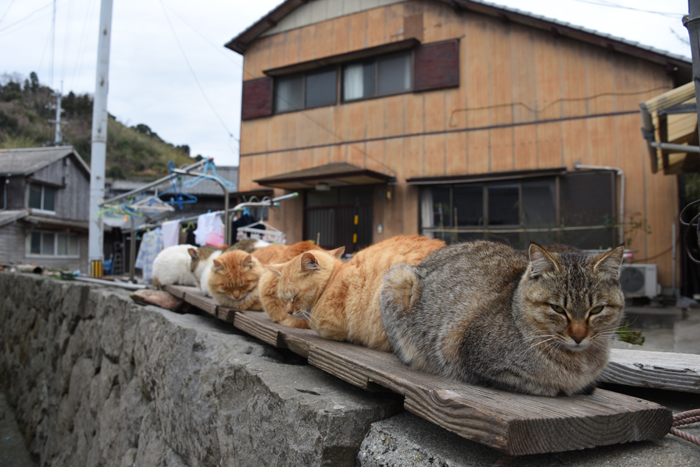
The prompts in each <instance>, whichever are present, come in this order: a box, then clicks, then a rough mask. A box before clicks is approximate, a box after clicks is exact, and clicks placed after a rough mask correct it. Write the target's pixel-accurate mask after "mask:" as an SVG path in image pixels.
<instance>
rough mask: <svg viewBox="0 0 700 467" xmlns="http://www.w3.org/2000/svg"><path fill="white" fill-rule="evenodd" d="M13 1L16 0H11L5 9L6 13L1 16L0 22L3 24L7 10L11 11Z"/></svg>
mask: <svg viewBox="0 0 700 467" xmlns="http://www.w3.org/2000/svg"><path fill="white" fill-rule="evenodd" d="M13 3H15V0H10V4H9V5H7V9H6V10H5V13H3V14H2V17H0V24H2V20H4V19H5V16H7V12H8V11H10V8H12V4H13Z"/></svg>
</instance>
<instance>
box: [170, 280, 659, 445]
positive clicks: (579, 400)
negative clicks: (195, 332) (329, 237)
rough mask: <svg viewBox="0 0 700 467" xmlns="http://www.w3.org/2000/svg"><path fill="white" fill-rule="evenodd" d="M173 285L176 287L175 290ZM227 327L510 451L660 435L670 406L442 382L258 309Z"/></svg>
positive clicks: (606, 395)
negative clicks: (396, 397)
mask: <svg viewBox="0 0 700 467" xmlns="http://www.w3.org/2000/svg"><path fill="white" fill-rule="evenodd" d="M175 287H176V286H169V287H167V288H166V289H168V290H170V289H171V288H175ZM178 289H180V290H179V291H178V293H179V292H181V291H182V289H183V288H181V287H178ZM197 295H198V292H197V291H195V290H190V291H189V292H188V291H185V292H184V300H185V301H188V302H189V303H192V304H193V305H197V304H201V305H204V306H205V307H207V308H206V309H205V311H207V312H209V313H211V314H213V315H215V316H216V311H217V310H218V308H219V307H218V306H217V305H216V304H215V303H214V302H213V300H212V299H209V298H207V297H203V296H201V294H199V296H197ZM197 306H198V305H197ZM212 310H213V311H212ZM233 325H234V327H236V328H237V329H240V330H242V331H244V332H246V333H249V334H251V335H253V336H255V337H257V338H258V339H260V340H262V341H263V342H266V343H268V344H270V345H273V346H276V347H280V348H287V349H290V350H292V351H293V352H295V353H297V354H299V355H301V356H303V357H306V358H308V361H309V363H310V364H311V365H313V366H315V367H317V368H319V369H321V370H323V371H326V372H328V373H330V374H332V375H334V376H336V377H338V378H340V379H342V380H344V381H346V382H348V383H350V384H353V385H355V386H358V387H361V388H364V389H368V390H377V389H383V388H385V389H389V390H391V391H394V392H397V393H399V394H401V395H403V396H404V397H405V400H404V406H405V408H406V409H407V410H408V411H410V412H412V413H414V414H416V415H418V416H420V417H422V418H425V419H426V420H429V421H431V422H433V423H435V424H437V425H439V426H441V427H443V428H445V429H447V430H450V431H452V432H454V433H457V434H458V435H460V436H463V437H464V438H467V439H470V440H472V441H476V442H479V443H482V444H485V445H487V446H490V447H492V448H495V449H498V450H500V451H503V452H505V453H507V454H510V455H525V454H536V453H546V452H559V451H569V450H576V449H584V448H592V447H595V446H602V445H609V444H618V443H626V442H631V441H641V440H646V439H655V438H661V437H663V436H665V435H666V434H667V433H668V431H669V429H670V427H671V423H672V414H671V411H670V410H668V409H666V408H665V407H662V406H660V405H658V404H655V403H652V402H648V401H645V400H641V399H637V398H633V397H629V396H626V395H622V394H617V393H614V392H611V391H605V390H601V389H598V390H596V391H595V392H594V393H593V394H592V395H589V396H575V397H556V398H550V397H537V396H528V395H523V394H515V393H510V392H506V391H499V390H496V389H490V388H483V387H480V386H473V385H469V384H464V383H460V382H456V381H451V380H447V379H444V378H440V377H437V376H434V375H430V374H426V373H422V372H418V371H414V370H411V369H410V368H408V367H406V366H405V365H403V364H402V363H401V362H400V361H399V360H398V359H397V358H396V357H395V356H394V355H393V354H391V353H387V352H381V351H377V350H373V349H368V348H366V347H361V346H357V345H352V344H348V343H345V342H334V341H329V340H325V339H322V338H321V337H320V336H318V335H317V334H316V333H315V332H313V331H311V330H304V329H295V328H288V327H285V326H281V325H279V324H276V323H274V322H272V321H271V320H270V318H269V317H268V316H267V314H265V313H263V312H255V311H236V312H235V314H234V319H233Z"/></svg>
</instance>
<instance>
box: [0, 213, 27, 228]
mask: <svg viewBox="0 0 700 467" xmlns="http://www.w3.org/2000/svg"><path fill="white" fill-rule="evenodd" d="M28 215H29V211H27V210H26V209H19V210H16V211H0V227H2V226H4V225H7V224H10V223H12V222H14V221H16V220H19V219H23V218H25V217H27V216H28Z"/></svg>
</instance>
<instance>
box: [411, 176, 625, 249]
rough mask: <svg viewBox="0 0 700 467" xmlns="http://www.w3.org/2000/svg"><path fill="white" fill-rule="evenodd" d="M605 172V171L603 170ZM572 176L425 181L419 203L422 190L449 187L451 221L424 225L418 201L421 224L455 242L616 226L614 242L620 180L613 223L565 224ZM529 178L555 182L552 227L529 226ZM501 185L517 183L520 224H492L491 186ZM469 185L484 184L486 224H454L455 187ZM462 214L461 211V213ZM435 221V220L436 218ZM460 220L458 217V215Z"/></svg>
mask: <svg viewBox="0 0 700 467" xmlns="http://www.w3.org/2000/svg"><path fill="white" fill-rule="evenodd" d="M601 173H602V172H601ZM567 175H571V174H570V173H567V174H561V175H554V176H542V177H526V178H515V179H502V180H491V181H479V180H475V181H473V182H464V181H462V182H458V183H446V184H434V185H430V184H426V185H424V186H423V187H422V190H421V193H420V195H419V203H422V200H423V190H428V189H433V188H434V187H440V186H442V187H449V200H450V201H449V202H450V210H451V211H450V213H449V223H448V224H446V225H445V226H444V227H442V228H440V227H424V219H423V212H422V209H421V208H420V204H419V209H418V211H419V221H420V222H419V226H420V232H421V234H422V235H432V236H434V237H435V238H443V239H445V240H450V239H451V240H452V241H454V242H459V241H463V240H459V237H460V235H470V234H472V235H476V236H481V238H483V239H488V238H489V237H490V236H491V235H492V234H493V235H497V236H498V235H507V234H521V235H523V234H529V233H532V234H536V233H546V232H552V233H553V234H555V236H556V240H555V241H553V242H552V243H561V240H560V239H561V237H562V235H564V236H565V235H566V232H567V231H569V230H570V231H580V230H601V229H615V230H614V232H613V235H614V237H615V238H613V240H612V242H611V243H614V242H615V241H616V240H617V236H618V233H617V223H618V218H617V217H618V215H619V212H618V209H617V203H616V198H617V191H616V190H617V184H616V183H617V181H616V178H615V177H612V178H611V180H612V183H613V186H612V191H611V193H612V198H611V199H610V215H611V221H612V222H613V223H612V224H610V225H607V224H605V223H603V224H584V225H577V224H569V223H566V220H568V219H567V218H566V216H563V214H564V213H563V211H562V209H563V193H562V188H561V184H562V179H563V178H565V177H567ZM530 181H553V182H554V193H553V195H554V213H553V215H554V223H553V224H552V225H550V226H528V225H527V224H526V222H525V221H526V220H525V207H524V202H523V196H524V195H523V184H524V183H527V182H530ZM501 184H506V185H513V184H517V185H518V210H519V213H518V219H519V222H518V224H503V225H491V223H490V212H489V199H488V198H489V187H490V186H497V185H501ZM468 185H481V189H482V209H483V224H480V225H456V224H455V216H454V209H455V198H454V190H455V188H458V187H464V186H468ZM458 214H459V213H458ZM433 222H434V221H433ZM457 222H459V218H457Z"/></svg>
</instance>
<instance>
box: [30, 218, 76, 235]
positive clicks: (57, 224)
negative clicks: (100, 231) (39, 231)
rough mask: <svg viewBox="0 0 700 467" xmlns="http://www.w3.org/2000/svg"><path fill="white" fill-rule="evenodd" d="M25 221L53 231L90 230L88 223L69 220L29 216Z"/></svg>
mask: <svg viewBox="0 0 700 467" xmlns="http://www.w3.org/2000/svg"><path fill="white" fill-rule="evenodd" d="M24 221H25V222H28V223H30V224H34V225H36V226H37V227H44V228H49V229H53V230H57V229H65V230H75V231H85V232H87V230H88V228H89V225H88V221H72V220H67V219H56V218H53V217H43V216H33V215H29V216H27V217H25V218H24Z"/></svg>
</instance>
